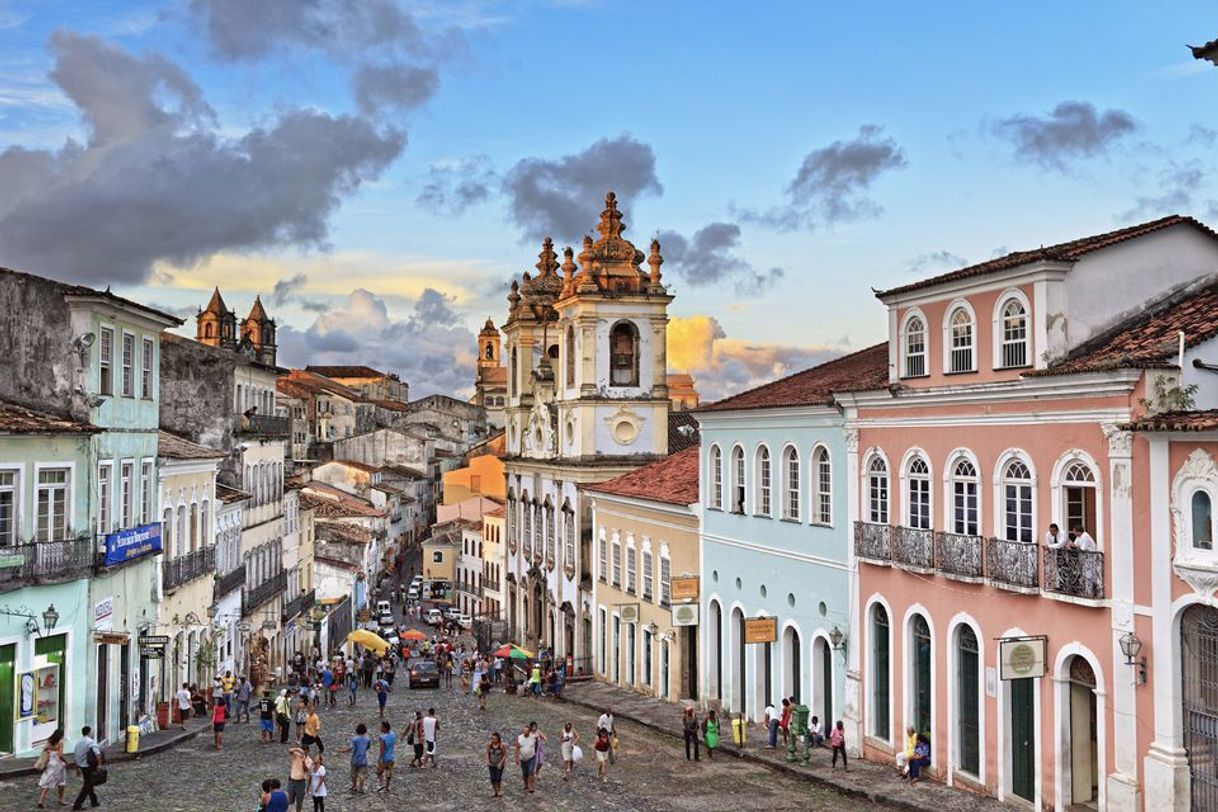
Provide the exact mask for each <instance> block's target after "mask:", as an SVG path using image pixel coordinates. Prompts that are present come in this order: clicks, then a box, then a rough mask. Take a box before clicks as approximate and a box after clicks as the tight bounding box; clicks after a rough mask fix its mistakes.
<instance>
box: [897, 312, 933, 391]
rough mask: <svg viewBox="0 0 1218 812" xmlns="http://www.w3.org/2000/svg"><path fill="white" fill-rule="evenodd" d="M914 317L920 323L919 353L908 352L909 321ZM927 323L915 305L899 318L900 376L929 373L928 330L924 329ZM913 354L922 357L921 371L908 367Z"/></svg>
mask: <svg viewBox="0 0 1218 812" xmlns="http://www.w3.org/2000/svg"><path fill="white" fill-rule="evenodd" d="M914 319H917V320H918V321H919V322H920V323H921V325H922V352H921V353H910V351H909V335H910V329H909V328H910V322H912V321H913V320H914ZM927 323H928V322H927V320H926V314H924V313H923V312H922V310H921V309H920V308H917V307H913V308H910V309H909V310H907V311H906V312H905V316H904V317H903V318H902V319H901V332H900V339H899V340H900V342H901V346H900V348H899V350H900V358H901V377H902V378H924V377H926V376H927V375H929V374H930V363H929V358H930V347H929V339H930V331H929V330H927V329H926V326H927ZM915 355H916V356H917V357H920V358H921V359H922V371H921V372H914V371H912V370H911V369H910V368H909V359H910V357H912V356H915Z"/></svg>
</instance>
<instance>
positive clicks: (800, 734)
mask: <svg viewBox="0 0 1218 812" xmlns="http://www.w3.org/2000/svg"><path fill="white" fill-rule="evenodd" d="M810 712H811V710H810V709H809V708H808V706H807V705H796V706H795V707H794V708H793V709H792V710H791V729H790V735H788V736H787V763H788V764H794V763H795V762H796V761H798V760H799V757H798V756H797V755H796V747H797V746H798V745H797V742H801V741H802V742H803V743H804V753H803V761H804V764H807V763H808V739H807V736H808V714H809V713H810Z"/></svg>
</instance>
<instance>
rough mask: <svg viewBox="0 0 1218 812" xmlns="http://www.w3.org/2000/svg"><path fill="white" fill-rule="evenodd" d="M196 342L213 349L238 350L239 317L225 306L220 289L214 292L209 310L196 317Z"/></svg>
mask: <svg viewBox="0 0 1218 812" xmlns="http://www.w3.org/2000/svg"><path fill="white" fill-rule="evenodd" d="M195 340H196V341H198V342H199V343H200V344H207V345H209V346H212V347H223V348H224V349H226V350H235V349H237V315H236V314H235V313H233V311H231V310H229V309H228V306H227V305H225V304H224V297H223V296H221V295H220V288H218V287H217V288H216V289H215V290H214V291H213V292H212V294H211V301H209V302H208V303H207V308H206V309H204V310H200V311H199V313H198V315H196V316H195Z"/></svg>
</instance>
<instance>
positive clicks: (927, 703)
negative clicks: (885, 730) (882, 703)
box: [908, 615, 934, 741]
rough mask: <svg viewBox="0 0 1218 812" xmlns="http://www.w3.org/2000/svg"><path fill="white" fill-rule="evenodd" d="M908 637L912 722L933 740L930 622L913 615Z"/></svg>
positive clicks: (916, 728)
mask: <svg viewBox="0 0 1218 812" xmlns="http://www.w3.org/2000/svg"><path fill="white" fill-rule="evenodd" d="M909 638H910V647H909V655H908V656H909V658H910V659H909V669H910V673H909V677H910V680H909V683H910V688H911V692H910V693H911V699H912V700H913V701H912V707H911V708H910V710H912V711H913V720H912V724H913V726H914V730H916V731H917V732H919V733H925V734H926V736H927V738H929V739H930V740H931V741H934V737H933V736H931V724H932V722H931V720H932V718H933V717H932V713H931V707H932V704H931V703H932V697H933V694H932V693H931V685H930V657H931V644H930V643H931V641H930V624H928V623H927V622H926V618H924V617H922V616H921V615H914V616H913V618H912V619H911V620H910V622H909Z"/></svg>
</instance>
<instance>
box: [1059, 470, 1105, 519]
mask: <svg viewBox="0 0 1218 812" xmlns="http://www.w3.org/2000/svg"><path fill="white" fill-rule="evenodd" d="M1062 499H1063V500H1064V502H1065V504H1064V505H1063V508H1064V510H1065V514H1064V515H1065V517H1066V527H1065V530H1066V532H1067V533H1073V532H1075V530H1077V529H1078V528H1080V527H1081V528H1082V529H1084V530H1086V531H1087V532H1088V533H1089V534H1090V535H1091V537H1092V538H1095V536H1096V534H1097V530H1096V515H1095V500H1096V487H1095V474H1094V473H1093V472H1092V470H1091V466H1090V465H1088V464H1087V463H1085V462H1083V461H1082V460H1075V461H1074V462H1072V463H1070V465H1069V466H1067V467H1066V472H1065V475H1064V476H1063V477H1062Z"/></svg>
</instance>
